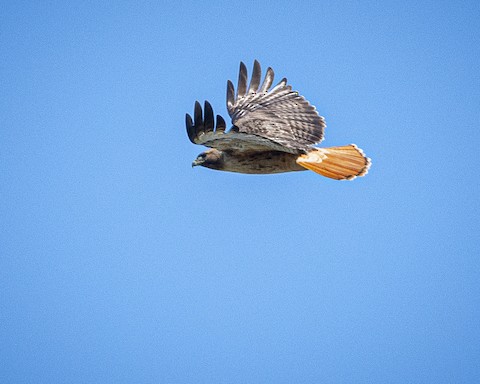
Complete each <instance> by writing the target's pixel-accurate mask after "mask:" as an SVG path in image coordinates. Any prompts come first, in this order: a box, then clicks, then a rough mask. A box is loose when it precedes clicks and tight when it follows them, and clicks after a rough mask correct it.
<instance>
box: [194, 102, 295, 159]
mask: <svg viewBox="0 0 480 384" xmlns="http://www.w3.org/2000/svg"><path fill="white" fill-rule="evenodd" d="M204 109H205V112H203V111H202V107H201V105H200V103H199V102H198V101H197V102H195V111H194V115H193V116H194V118H193V119H192V117H191V116H190V115H189V114H188V113H187V114H186V116H185V123H186V126H187V134H188V138H189V139H190V141H191V142H192V143H194V144H200V145H205V146H207V147H210V148H217V149H219V150H222V151H285V148H284V147H283V146H282V145H280V144H278V143H276V142H274V141H272V140H270V139H268V138H265V137H261V136H257V135H254V134H248V133H243V132H239V131H238V129H237V128H236V127H233V128H232V129H231V130H230V131H228V132H225V128H226V124H225V120H224V119H223V117H222V116H220V115H217V123H216V127H215V117H214V114H213V109H212V106H211V105H210V103H209V102H208V101H205V106H204ZM287 152H288V150H287ZM292 152H293V151H292Z"/></svg>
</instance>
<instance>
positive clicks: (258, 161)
mask: <svg viewBox="0 0 480 384" xmlns="http://www.w3.org/2000/svg"><path fill="white" fill-rule="evenodd" d="M297 157H298V155H297V154H292V153H286V152H278V151H270V152H253V153H241V152H240V153H239V152H236V153H225V158H224V163H223V167H222V171H228V172H238V173H251V174H268V173H282V172H293V171H305V170H306V169H305V168H303V167H301V166H300V165H298V164H297V163H296V161H295V160H296V159H297Z"/></svg>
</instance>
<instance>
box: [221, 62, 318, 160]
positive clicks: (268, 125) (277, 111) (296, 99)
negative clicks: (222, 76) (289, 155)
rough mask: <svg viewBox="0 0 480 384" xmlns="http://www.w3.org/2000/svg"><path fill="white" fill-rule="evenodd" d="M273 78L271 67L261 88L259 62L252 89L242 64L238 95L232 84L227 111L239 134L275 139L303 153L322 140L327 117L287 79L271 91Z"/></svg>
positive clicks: (228, 88) (277, 142)
mask: <svg viewBox="0 0 480 384" xmlns="http://www.w3.org/2000/svg"><path fill="white" fill-rule="evenodd" d="M273 77H274V73H273V70H272V68H268V69H267V73H266V75H265V79H264V81H263V83H262V85H261V86H260V80H261V68H260V64H259V62H258V61H257V60H255V62H254V65H253V73H252V79H251V80H250V86H249V87H248V89H247V68H246V67H245V64H244V63H240V73H239V76H238V87H237V94H236V95H235V90H234V87H233V84H232V82H231V81H230V80H229V81H228V83H227V109H228V113H229V115H230V117H231V118H232V123H233V125H234V126H235V127H236V129H237V130H238V132H239V133H245V134H248V135H255V136H257V137H262V138H264V139H267V140H271V141H272V142H274V143H276V144H278V145H280V146H282V147H284V148H283V150H284V151H286V152H293V151H302V150H305V149H307V148H308V147H310V146H312V145H313V144H315V143H318V142H320V141H322V140H323V130H324V128H325V126H326V125H325V120H324V118H323V117H321V116H319V115H318V113H317V111H316V109H315V107H314V106H312V105H311V104H310V103H309V102H308V101H307V100H305V98H303V97H302V96H300V95H299V94H298V92H296V91H292V87H291V86H290V85H287V79H285V78H283V79H282V80H281V81H280V83H278V84H277V85H276V86H275V87H273V88H272V89H271V90H270V91H269V88H270V87H271V85H272V83H273Z"/></svg>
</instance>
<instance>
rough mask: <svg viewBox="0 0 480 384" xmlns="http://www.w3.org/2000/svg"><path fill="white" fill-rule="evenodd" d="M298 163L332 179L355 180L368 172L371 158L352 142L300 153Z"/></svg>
mask: <svg viewBox="0 0 480 384" xmlns="http://www.w3.org/2000/svg"><path fill="white" fill-rule="evenodd" d="M297 163H298V164H299V165H301V166H302V167H304V168H307V169H310V170H311V171H313V172H316V173H318V174H320V175H322V176H326V177H329V178H331V179H335V180H353V179H355V178H356V177H358V176H365V175H366V174H367V173H368V169H369V168H370V165H371V160H370V159H369V158H368V157H367V156H365V154H364V153H363V151H362V150H361V149H360V148H358V147H357V146H356V145H355V144H350V145H345V146H343V147H330V148H315V149H313V150H311V151H310V152H308V153H306V154H304V155H300V156H299V157H298V158H297Z"/></svg>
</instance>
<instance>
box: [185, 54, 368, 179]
mask: <svg viewBox="0 0 480 384" xmlns="http://www.w3.org/2000/svg"><path fill="white" fill-rule="evenodd" d="M260 80H261V69H260V64H259V63H258V61H256V60H255V63H254V65H253V74H252V79H251V80H250V85H249V86H248V88H247V68H246V67H245V64H243V63H240V74H239V76H238V87H237V94H236V95H235V91H234V87H233V84H232V82H231V81H230V80H229V81H228V83H227V109H228V114H229V115H230V117H231V118H232V125H233V126H232V128H231V129H230V130H229V131H228V132H226V131H225V128H226V124H225V120H224V119H223V118H222V117H221V116H220V115H217V121H216V124H215V121H214V120H215V119H214V114H213V110H212V106H211V105H210V103H209V102H208V101H205V107H204V111H202V107H201V105H200V103H199V102H198V101H197V102H196V103H195V112H194V118H193V120H192V117H191V116H190V115H189V114H188V113H187V115H186V125H187V133H188V137H189V139H190V141H191V142H192V143H194V144H202V145H205V146H207V147H210V148H211V149H209V150H207V151H206V152H203V153H202V154H200V155H199V156H198V157H197V158H196V160H195V161H194V162H193V164H192V166H197V165H201V166H203V167H207V168H211V169H216V170H220V171H230V172H239V173H256V174H267V173H280V172H291V171H304V170H306V169H310V170H312V171H314V172H316V173H319V174H320V175H323V176H326V177H330V178H332V179H337V180H344V179H347V180H352V179H354V178H355V177H357V176H364V175H366V174H367V172H368V169H369V168H370V159H369V158H368V157H366V156H365V155H364V154H363V152H362V150H361V149H359V148H357V146H356V145H355V144H350V145H345V146H343V147H330V148H317V147H314V144H317V143H319V142H321V141H322V140H323V130H324V128H325V120H324V118H323V117H321V116H319V115H318V113H317V111H316V109H315V107H314V106H312V105H311V104H310V103H309V102H308V101H307V100H305V99H304V98H303V97H302V96H300V95H299V94H298V92H296V91H292V87H291V86H290V85H287V79H285V78H284V79H282V80H281V81H280V82H279V83H278V84H277V85H276V86H275V87H273V88H272V89H270V87H271V85H272V83H273V70H272V68H268V69H267V73H266V75H265V79H264V80H263V83H262V84H261V85H260Z"/></svg>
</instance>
